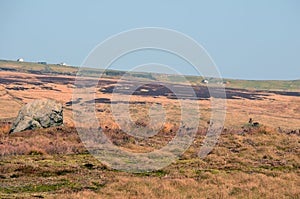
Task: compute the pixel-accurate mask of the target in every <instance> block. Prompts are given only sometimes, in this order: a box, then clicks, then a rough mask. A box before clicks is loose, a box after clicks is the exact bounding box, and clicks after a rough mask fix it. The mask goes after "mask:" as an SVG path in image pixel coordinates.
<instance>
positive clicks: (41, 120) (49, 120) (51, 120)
mask: <svg viewBox="0 0 300 199" xmlns="http://www.w3.org/2000/svg"><path fill="white" fill-rule="evenodd" d="M62 124H63V108H62V105H61V104H60V103H59V102H57V101H54V100H49V99H42V100H35V101H33V102H30V103H28V104H26V105H25V106H23V107H22V108H21V110H20V111H19V115H18V117H17V119H16V120H15V121H14V123H13V126H12V128H11V130H10V133H15V132H20V131H25V130H31V129H36V128H48V127H51V126H61V125H62Z"/></svg>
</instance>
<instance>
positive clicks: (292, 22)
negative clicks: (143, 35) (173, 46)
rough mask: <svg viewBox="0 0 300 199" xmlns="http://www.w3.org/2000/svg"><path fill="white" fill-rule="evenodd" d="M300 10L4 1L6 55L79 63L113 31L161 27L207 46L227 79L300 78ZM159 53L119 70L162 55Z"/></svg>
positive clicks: (252, 4)
mask: <svg viewBox="0 0 300 199" xmlns="http://www.w3.org/2000/svg"><path fill="white" fill-rule="evenodd" d="M299 10H300V1H298V0H264V1H261V0H253V1H248V0H226V1H222V0H219V1H217V0H210V1H201V0H189V1H179V0H163V1H162V0H151V1H145V0H144V1H141V0H126V1H122V0H119V1H117V0H107V1H104V0H99V1H96V0H89V1H84V0H82V1H76V0H73V1H71V0H65V1H59V0H44V1H39V0H35V1H33V0H24V1H21V0H19V1H18V0H0V24H1V26H0V59H5V60H16V59H18V58H24V60H25V61H30V62H37V61H46V62H48V63H61V62H66V63H67V64H69V65H75V66H80V65H81V64H82V63H83V61H84V60H85V58H86V57H87V56H88V54H89V53H90V52H91V50H93V49H94V48H95V46H97V45H98V44H99V43H100V42H102V41H104V40H105V39H107V38H108V37H110V36H112V35H115V34H118V33H119V32H122V31H126V30H130V29H134V28H142V27H161V28H168V29H173V30H176V31H179V32H182V33H184V34H186V35H188V36H189V37H191V38H193V39H194V40H196V41H197V42H198V43H199V44H201V45H202V46H203V47H204V48H205V49H206V51H207V52H208V53H209V55H210V56H211V57H212V59H213V60H214V62H215V63H216V65H217V66H218V69H219V71H220V73H221V75H222V77H224V78H235V79H257V80H259V79H278V80H293V79H300V25H299V24H300V12H299ZM154 54H155V53H150V55H149V52H148V54H147V53H144V54H137V55H136V56H133V57H132V58H131V60H130V59H128V60H130V61H128V60H127V61H126V60H124V61H123V64H122V62H120V61H119V62H120V63H116V64H115V65H114V66H113V67H114V68H116V69H122V70H129V69H130V68H131V67H134V66H133V65H134V64H137V63H139V64H141V63H143V61H144V62H145V63H147V62H149V61H151V62H159V61H161V60H162V58H159V57H156V58H157V60H155V56H153V55H154ZM150 58H151V59H152V60H151V59H150ZM136 59H138V61H136ZM174 60H175V59H174ZM174 60H173V63H174ZM170 63H172V61H171V62H170ZM176 63H177V66H176V67H182V68H183V70H182V71H184V72H185V73H186V74H193V69H192V68H191V67H188V66H185V65H184V64H182V66H179V65H180V64H181V63H182V62H180V61H178V62H176ZM175 65H176V64H175Z"/></svg>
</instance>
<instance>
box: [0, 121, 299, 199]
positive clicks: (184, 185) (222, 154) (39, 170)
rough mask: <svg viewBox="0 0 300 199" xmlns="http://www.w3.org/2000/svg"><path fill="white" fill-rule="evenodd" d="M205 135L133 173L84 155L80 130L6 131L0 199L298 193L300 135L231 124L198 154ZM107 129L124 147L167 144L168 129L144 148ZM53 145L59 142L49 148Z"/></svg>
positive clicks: (280, 195)
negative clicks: (170, 159) (175, 156)
mask: <svg viewBox="0 0 300 199" xmlns="http://www.w3.org/2000/svg"><path fill="white" fill-rule="evenodd" d="M3 128H7V127H5V125H4V126H3ZM2 132H3V130H2ZM204 133H205V131H204V130H199V132H198V134H197V137H196V139H195V142H194V143H193V144H192V145H191V146H190V148H189V149H188V150H187V151H186V152H185V153H184V154H183V155H182V156H181V157H180V159H179V160H178V161H176V162H175V163H173V164H171V165H170V166H168V167H166V168H163V169H162V170H158V171H154V172H150V173H137V174H131V173H126V172H120V171H115V170H113V169H110V168H109V167H106V166H105V165H103V164H101V163H100V162H99V161H97V160H96V159H95V158H94V157H93V156H91V155H89V154H88V153H85V152H86V151H85V149H84V147H83V146H82V144H81V143H80V140H79V139H78V136H77V133H76V131H75V129H74V128H70V127H63V128H61V127H59V128H51V129H43V130H35V131H27V132H23V133H19V134H18V135H17V134H16V135H13V136H8V135H7V133H6V132H5V131H4V133H2V134H1V144H0V147H1V153H2V157H1V159H0V160H1V162H0V182H1V185H2V186H1V188H0V197H4V198H7V197H9V198H13V197H21V196H22V197H25V198H26V197H28V198H31V197H45V198H299V197H300V191H299V190H300V172H299V171H300V144H299V143H300V136H299V135H298V134H289V133H287V132H277V131H276V130H274V129H272V128H266V127H260V128H251V127H247V128H244V129H240V130H238V129H236V130H234V129H229V130H227V131H226V132H223V134H222V135H221V137H220V140H219V143H218V144H217V146H216V147H215V148H214V150H213V151H212V152H211V153H210V154H209V155H208V156H207V157H205V158H204V159H199V158H198V157H197V154H198V151H199V149H200V147H201V142H202V140H203V136H204ZM106 134H107V135H109V136H110V137H111V139H112V140H113V141H114V142H118V144H119V146H120V147H124V148H131V149H132V150H133V151H145V150H146V149H151V150H153V149H155V148H157V147H161V146H162V145H164V144H165V140H163V139H164V138H165V137H164V136H165V135H164V134H159V135H157V136H156V138H153V140H152V141H153V142H154V141H155V143H156V145H148V146H147V147H146V148H140V146H139V144H140V143H139V144H137V143H136V142H135V140H131V139H124V136H125V134H124V135H121V134H122V133H121V134H120V132H117V131H113V130H106ZM49 142H52V143H55V144H54V145H53V146H51V145H49ZM149 143H151V141H149ZM25 146H26V147H25ZM22 147H23V148H22ZM3 151H4V152H3ZM20 151H21V152H20ZM16 154H19V155H16ZM21 154H25V155H21Z"/></svg>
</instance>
